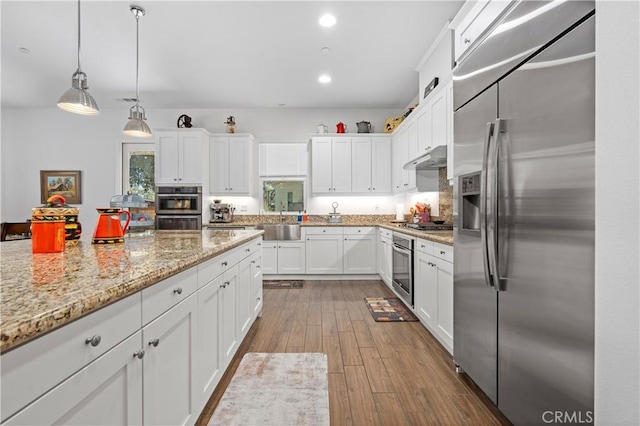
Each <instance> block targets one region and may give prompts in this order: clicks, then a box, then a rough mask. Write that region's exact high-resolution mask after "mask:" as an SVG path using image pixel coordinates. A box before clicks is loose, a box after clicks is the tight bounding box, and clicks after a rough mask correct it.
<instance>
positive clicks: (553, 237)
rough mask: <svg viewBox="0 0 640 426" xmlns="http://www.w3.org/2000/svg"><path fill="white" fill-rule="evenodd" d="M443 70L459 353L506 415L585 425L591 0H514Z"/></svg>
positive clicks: (588, 408) (590, 275)
mask: <svg viewBox="0 0 640 426" xmlns="http://www.w3.org/2000/svg"><path fill="white" fill-rule="evenodd" d="M453 78H454V86H453V88H454V109H455V113H454V164H455V169H454V174H455V178H456V185H455V186H454V191H455V194H454V215H455V229H454V252H455V263H454V358H455V362H456V364H457V365H459V367H460V371H464V372H465V373H466V374H468V375H469V377H470V378H471V379H473V381H474V382H475V383H476V384H477V385H478V386H479V387H480V388H481V389H482V390H483V391H484V392H485V393H486V394H487V395H488V396H489V397H490V398H491V400H492V401H493V402H494V403H495V404H496V405H497V406H498V408H499V409H500V410H501V411H502V412H503V413H504V414H505V415H506V416H507V418H509V420H510V421H512V422H513V423H514V424H516V425H525V424H548V423H563V424H585V423H586V424H588V423H592V422H593V394H594V371H593V370H594V361H593V358H594V250H595V242H594V230H595V222H594V212H595V157H594V153H595V120H594V116H595V5H594V2H582V1H566V2H562V1H555V2H538V1H521V2H514V4H513V5H512V6H511V7H510V8H508V9H507V10H506V11H505V13H504V14H503V16H502V18H500V19H499V20H498V21H497V22H496V23H495V24H493V25H492V27H491V28H490V29H489V31H488V33H487V34H486V35H485V36H483V40H482V41H481V42H480V43H479V44H478V45H477V47H475V48H472V51H471V52H470V53H465V56H463V58H462V59H461V61H460V62H459V63H458V64H457V66H456V67H455V69H454V77H453ZM611 78H615V76H611Z"/></svg>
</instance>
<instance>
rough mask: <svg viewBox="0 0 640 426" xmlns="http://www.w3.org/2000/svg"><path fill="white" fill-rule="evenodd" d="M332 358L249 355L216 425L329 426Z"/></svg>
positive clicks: (217, 411)
mask: <svg viewBox="0 0 640 426" xmlns="http://www.w3.org/2000/svg"><path fill="white" fill-rule="evenodd" d="M327 371H328V368H327V355H326V354H324V353H255V352H249V353H247V354H246V355H245V356H244V357H243V358H242V361H241V362H240V365H239V366H238V370H237V371H236V373H235V374H234V376H233V378H232V379H231V382H230V383H229V386H228V387H227V390H226V391H225V392H224V395H223V396H222V399H221V400H220V403H219V404H218V406H217V407H216V409H215V411H214V413H213V416H212V417H211V420H209V424H208V425H209V426H212V425H225V426H227V425H242V426H247V425H274V426H275V425H278V426H284V425H310V426H316V425H317V426H321V425H327V426H328V425H329V390H328V379H327V377H328V376H327Z"/></svg>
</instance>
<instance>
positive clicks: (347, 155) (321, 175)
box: [311, 136, 351, 194]
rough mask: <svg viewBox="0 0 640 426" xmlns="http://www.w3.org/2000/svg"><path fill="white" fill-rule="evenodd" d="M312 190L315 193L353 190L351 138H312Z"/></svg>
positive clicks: (338, 192) (343, 192) (339, 192)
mask: <svg viewBox="0 0 640 426" xmlns="http://www.w3.org/2000/svg"><path fill="white" fill-rule="evenodd" d="M311 191H312V192H313V193H314V194H347V193H350V192H351V138H350V137H345V136H340V137H327V136H314V137H313V138H312V139H311Z"/></svg>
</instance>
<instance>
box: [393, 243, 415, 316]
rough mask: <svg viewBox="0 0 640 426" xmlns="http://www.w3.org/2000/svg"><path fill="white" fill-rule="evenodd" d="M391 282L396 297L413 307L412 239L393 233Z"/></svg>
mask: <svg viewBox="0 0 640 426" xmlns="http://www.w3.org/2000/svg"><path fill="white" fill-rule="evenodd" d="M391 247H392V249H393V256H392V263H391V264H392V274H391V275H392V276H391V282H392V285H393V288H394V290H395V291H396V293H398V296H400V298H401V299H402V300H403V301H404V303H405V304H406V305H407V306H410V307H413V238H411V237H409V236H406V235H402V234H400V233H397V232H394V233H393V245H392V246H391Z"/></svg>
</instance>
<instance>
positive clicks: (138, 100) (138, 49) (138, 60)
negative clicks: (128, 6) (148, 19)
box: [136, 13, 140, 106]
mask: <svg viewBox="0 0 640 426" xmlns="http://www.w3.org/2000/svg"><path fill="white" fill-rule="evenodd" d="M139 62H140V14H139V13H136V106H137V105H138V102H140V95H139V94H138V73H139V68H140V65H139Z"/></svg>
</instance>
